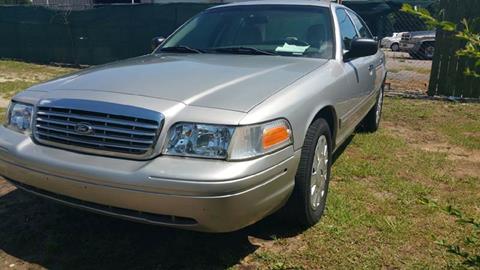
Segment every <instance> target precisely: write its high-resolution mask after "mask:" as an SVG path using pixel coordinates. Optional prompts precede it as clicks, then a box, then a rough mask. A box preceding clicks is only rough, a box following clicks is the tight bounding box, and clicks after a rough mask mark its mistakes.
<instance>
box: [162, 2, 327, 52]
mask: <svg viewBox="0 0 480 270" xmlns="http://www.w3.org/2000/svg"><path fill="white" fill-rule="evenodd" d="M332 36H333V33H332V20H331V15H330V11H329V9H328V8H324V7H316V6H295V5H247V6H234V7H224V8H214V9H211V10H207V11H206V12H204V13H202V14H200V15H198V16H197V17H195V18H193V19H192V20H191V21H189V22H188V23H187V24H185V25H184V26H183V27H182V28H181V29H180V30H179V31H177V32H176V33H175V34H174V35H173V36H171V37H170V38H169V39H168V40H167V41H166V42H165V43H164V45H163V46H161V47H160V48H159V49H157V51H155V53H160V52H182V53H235V54H252V55H253V54H254V55H264V54H265V55H267V54H269V55H272V54H273V55H282V56H297V57H317V58H325V59H331V58H333V38H332Z"/></svg>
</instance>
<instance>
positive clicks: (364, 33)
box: [348, 11, 373, 39]
mask: <svg viewBox="0 0 480 270" xmlns="http://www.w3.org/2000/svg"><path fill="white" fill-rule="evenodd" d="M348 14H349V15H350V17H351V18H352V21H353V24H354V25H355V27H357V30H358V33H360V37H362V38H369V39H373V36H372V34H371V33H370V30H368V27H367V25H366V24H365V22H364V21H363V20H362V19H360V18H359V17H358V15H357V14H355V13H353V12H350V11H348Z"/></svg>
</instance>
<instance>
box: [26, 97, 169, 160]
mask: <svg viewBox="0 0 480 270" xmlns="http://www.w3.org/2000/svg"><path fill="white" fill-rule="evenodd" d="M90 103H95V104H94V105H95V106H92V104H90ZM99 103H101V104H99ZM47 104H48V106H47ZM69 105H70V106H69ZM82 105H85V107H87V109H83V108H82ZM87 105H88V106H87ZM92 107H93V108H98V109H95V110H92V109H91V108H92ZM125 112H127V113H131V115H129V114H127V113H125ZM34 121H35V123H34V137H35V139H36V140H37V141H38V142H40V143H42V144H47V145H51V146H55V147H60V148H65V149H71V150H74V151H79V152H85V153H91V154H98V155H106V156H115V157H123V158H133V159H146V158H149V157H150V156H151V155H152V152H153V149H154V147H155V144H156V141H157V139H158V136H159V133H160V130H161V128H162V125H163V115H162V114H160V113H157V112H153V111H150V110H146V109H141V108H136V107H131V106H126V105H119V104H112V103H106V102H98V101H84V100H59V101H51V100H50V101H48V102H41V103H40V104H39V105H38V107H37V109H36V116H35V120H34Z"/></svg>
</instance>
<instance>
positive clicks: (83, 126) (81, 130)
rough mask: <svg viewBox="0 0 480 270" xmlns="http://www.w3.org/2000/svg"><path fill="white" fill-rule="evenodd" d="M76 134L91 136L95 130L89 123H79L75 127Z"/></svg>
mask: <svg viewBox="0 0 480 270" xmlns="http://www.w3.org/2000/svg"><path fill="white" fill-rule="evenodd" d="M75 133H77V134H81V135H90V134H92V133H93V128H92V126H90V124H88V123H78V124H77V125H75Z"/></svg>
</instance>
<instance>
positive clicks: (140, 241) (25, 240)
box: [0, 190, 302, 269]
mask: <svg viewBox="0 0 480 270" xmlns="http://www.w3.org/2000/svg"><path fill="white" fill-rule="evenodd" d="M0 220H1V222H0V250H3V251H4V252H6V253H7V254H9V255H11V256H13V257H16V258H19V259H21V260H22V261H26V262H28V263H32V264H37V265H40V266H42V267H45V268H47V269H225V268H228V267H230V266H233V265H236V264H238V263H239V262H240V261H241V260H242V259H243V258H245V257H246V256H248V255H249V254H251V253H253V252H254V251H255V250H256V249H257V248H258V242H257V243H256V242H255V241H252V240H251V239H257V240H259V241H260V243H261V242H262V241H265V240H266V241H268V240H271V239H273V238H284V237H291V236H295V235H298V234H299V233H301V232H302V230H301V229H300V228H298V227H295V226H294V225H293V224H291V225H289V223H288V222H284V220H283V219H282V217H281V216H280V215H272V216H270V217H268V218H266V219H264V220H262V221H260V222H259V223H257V224H255V225H252V226H250V227H247V228H245V229H243V230H240V231H237V232H233V233H223V234H208V233H199V232H190V231H183V230H176V229H170V228H164V227H158V226H151V225H144V224H138V223H133V222H128V221H123V220H118V219H114V218H110V217H105V216H101V215H96V214H92V213H88V212H84V211H80V210H77V209H72V208H69V207H66V206H63V205H60V204H57V203H54V202H51V201H48V200H45V199H41V198H37V197H35V196H33V195H31V194H28V193H26V192H24V191H21V190H14V191H11V192H10V193H8V194H6V195H4V196H2V197H0ZM252 237H253V238H252ZM260 245H261V244H260Z"/></svg>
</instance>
